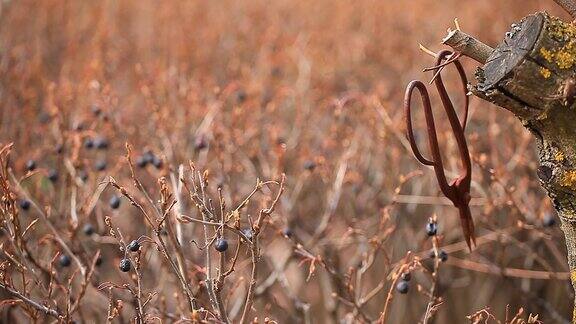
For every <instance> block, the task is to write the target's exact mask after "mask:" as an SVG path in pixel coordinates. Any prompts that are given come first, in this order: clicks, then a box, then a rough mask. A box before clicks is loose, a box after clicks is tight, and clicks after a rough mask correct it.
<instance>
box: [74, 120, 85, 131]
mask: <svg viewBox="0 0 576 324" xmlns="http://www.w3.org/2000/svg"><path fill="white" fill-rule="evenodd" d="M72 129H74V130H75V131H77V132H79V131H81V130H83V129H84V123H83V122H81V121H79V122H75V123H74V125H73V126H72Z"/></svg>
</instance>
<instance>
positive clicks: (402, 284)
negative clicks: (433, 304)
mask: <svg viewBox="0 0 576 324" xmlns="http://www.w3.org/2000/svg"><path fill="white" fill-rule="evenodd" d="M409 288H410V285H409V284H408V281H404V280H400V281H399V282H398V283H397V284H396V291H397V292H399V293H401V294H407V293H408V289H409Z"/></svg>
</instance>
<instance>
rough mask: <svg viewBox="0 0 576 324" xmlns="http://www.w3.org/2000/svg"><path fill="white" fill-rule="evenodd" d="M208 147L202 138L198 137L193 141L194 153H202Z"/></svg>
mask: <svg viewBox="0 0 576 324" xmlns="http://www.w3.org/2000/svg"><path fill="white" fill-rule="evenodd" d="M207 147H208V142H207V141H206V138H205V137H204V136H199V137H197V138H196V140H195V141H194V149H195V150H196V151H202V150H203V149H205V148H207Z"/></svg>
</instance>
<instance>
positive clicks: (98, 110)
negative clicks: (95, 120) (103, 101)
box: [92, 105, 102, 116]
mask: <svg viewBox="0 0 576 324" xmlns="http://www.w3.org/2000/svg"><path fill="white" fill-rule="evenodd" d="M92 113H93V114H94V116H100V114H101V113H102V108H100V106H98V105H92Z"/></svg>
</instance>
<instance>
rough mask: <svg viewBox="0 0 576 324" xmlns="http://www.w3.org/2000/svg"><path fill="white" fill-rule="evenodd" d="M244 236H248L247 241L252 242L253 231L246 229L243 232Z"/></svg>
mask: <svg viewBox="0 0 576 324" xmlns="http://www.w3.org/2000/svg"><path fill="white" fill-rule="evenodd" d="M242 234H244V236H246V238H247V239H249V240H252V229H250V228H245V229H243V230H242Z"/></svg>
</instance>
